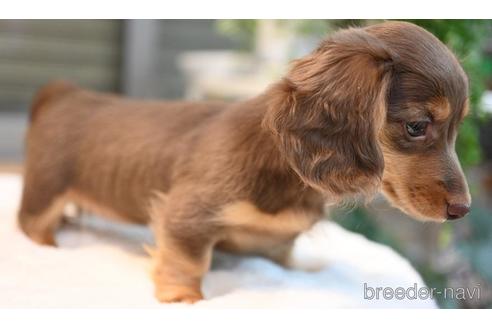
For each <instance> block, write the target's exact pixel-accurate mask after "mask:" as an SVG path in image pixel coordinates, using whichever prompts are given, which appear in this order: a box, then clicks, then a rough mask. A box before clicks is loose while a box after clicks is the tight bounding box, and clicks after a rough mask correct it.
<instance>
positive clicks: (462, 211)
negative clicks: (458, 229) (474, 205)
mask: <svg viewBox="0 0 492 328" xmlns="http://www.w3.org/2000/svg"><path fill="white" fill-rule="evenodd" d="M468 212H470V206H468V205H465V204H448V220H456V219H461V218H462V217H464V216H465V215H466V214H467V213H468Z"/></svg>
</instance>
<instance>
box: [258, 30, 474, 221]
mask: <svg viewBox="0 0 492 328" xmlns="http://www.w3.org/2000/svg"><path fill="white" fill-rule="evenodd" d="M268 96H269V101H270V104H269V109H268V112H267V115H266V117H265V120H264V124H265V125H266V126H267V127H268V128H270V129H271V130H272V131H273V133H274V136H275V137H276V140H277V141H278V143H279V146H280V149H281V150H282V152H283V153H284V154H285V157H286V159H287V160H288V162H289V163H290V165H291V167H292V169H293V170H294V171H295V172H296V173H297V174H298V175H299V176H300V177H301V179H303V180H304V181H305V183H307V184H308V185H310V186H312V187H313V188H316V189H318V190H320V191H322V192H324V193H329V194H330V196H331V197H338V198H345V197H347V196H354V195H357V194H361V193H362V194H372V193H374V192H375V191H377V190H379V189H380V188H381V187H382V190H383V193H384V194H385V195H386V197H387V198H388V199H389V200H390V202H391V203H392V204H393V205H395V206H396V207H398V208H400V209H401V210H403V211H404V212H406V213H408V214H410V215H411V216H413V217H416V218H419V219H431V220H437V221H443V220H445V219H455V218H460V217H462V216H464V215H465V214H466V213H467V212H468V209H469V206H470V202H471V200H470V195H469V191H468V187H467V184H466V180H465V178H464V175H463V172H462V170H461V167H460V164H459V162H458V158H457V156H456V153H455V150H454V143H455V140H456V135H457V130H458V126H459V123H460V122H461V121H462V120H463V117H464V116H465V115H466V112H467V99H468V83H467V78H466V75H465V73H464V72H463V70H462V68H461V66H460V64H459V63H458V61H457V60H456V58H455V57H454V56H453V54H452V53H451V52H450V51H449V50H448V49H447V48H446V47H445V46H444V45H443V44H442V43H441V42H440V41H439V40H438V39H437V38H435V37H434V36H433V35H432V34H430V33H428V32H427V31H425V30H423V29H421V28H419V27H417V26H415V25H413V24H409V23H401V22H386V23H382V24H378V25H374V26H371V27H368V28H364V29H348V30H342V31H340V32H337V33H335V34H334V35H332V36H331V37H330V38H329V39H328V40H326V41H324V42H323V43H322V44H321V45H320V47H319V48H318V49H316V50H315V51H314V52H313V53H312V54H310V55H308V56H306V57H304V58H302V59H300V60H298V61H297V62H295V64H294V66H293V68H292V69H291V70H290V72H289V73H288V75H287V77H286V78H285V79H284V80H283V81H282V82H280V83H279V84H277V85H275V86H274V87H273V88H272V89H271V90H270V92H269V93H268Z"/></svg>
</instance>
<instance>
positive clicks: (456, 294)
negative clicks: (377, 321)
mask: <svg viewBox="0 0 492 328" xmlns="http://www.w3.org/2000/svg"><path fill="white" fill-rule="evenodd" d="M436 296H442V297H443V298H444V299H456V300H470V299H476V300H480V284H478V285H477V286H475V287H473V288H468V287H458V288H452V287H446V288H444V289H442V290H441V289H437V288H430V287H426V286H421V287H418V286H417V284H416V283H415V284H413V286H410V287H406V288H405V287H396V288H394V287H371V286H368V285H367V283H364V299H365V300H383V299H384V300H394V299H396V300H417V299H418V300H427V299H434V298H435V297H436Z"/></svg>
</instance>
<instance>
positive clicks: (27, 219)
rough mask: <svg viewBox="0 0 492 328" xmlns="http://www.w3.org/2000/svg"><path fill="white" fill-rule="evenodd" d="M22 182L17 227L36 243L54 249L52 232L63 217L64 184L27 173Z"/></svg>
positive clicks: (41, 175)
mask: <svg viewBox="0 0 492 328" xmlns="http://www.w3.org/2000/svg"><path fill="white" fill-rule="evenodd" d="M24 180H25V181H24V189H23V193H22V202H21V208H20V210H19V213H18V222H19V226H20V228H21V229H22V231H24V233H25V234H26V235H27V236H28V237H30V238H31V239H32V240H33V241H35V242H37V243H38V244H41V245H50V246H56V242H55V236H54V235H55V230H56V228H57V227H58V225H59V224H60V222H61V220H62V218H63V209H64V207H65V203H66V197H65V194H66V193H65V188H64V184H63V181H61V180H60V179H59V178H58V179H57V178H54V179H50V177H49V176H47V175H43V174H40V175H35V174H33V172H29V171H27V172H26V175H25V178H24Z"/></svg>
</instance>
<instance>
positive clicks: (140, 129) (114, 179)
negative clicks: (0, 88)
mask: <svg viewBox="0 0 492 328" xmlns="http://www.w3.org/2000/svg"><path fill="white" fill-rule="evenodd" d="M226 105H227V104H225V103H220V102H179V101H175V102H173V101H167V102H166V101H145V100H130V99H126V98H123V97H120V96H117V95H114V94H109V93H100V92H93V91H88V90H84V89H82V88H79V87H77V86H75V85H73V84H71V83H68V82H60V81H58V82H53V83H49V84H47V85H46V86H44V87H43V88H41V89H40V91H39V92H38V93H37V95H36V96H35V100H34V102H33V105H32V109H31V124H30V127H29V131H28V134H27V147H26V150H27V163H26V175H29V176H31V177H32V176H35V177H36V179H39V178H38V177H41V176H44V177H45V178H43V179H44V180H46V181H48V180H49V181H51V182H49V183H50V184H51V183H56V184H57V185H59V186H60V187H59V188H57V189H60V190H63V192H66V191H67V190H68V191H70V192H73V191H75V192H76V193H77V195H79V196H82V197H83V198H84V199H91V200H98V202H100V203H102V204H105V206H107V207H110V208H111V209H112V210H113V212H116V213H117V214H118V216H120V217H123V218H128V219H132V220H134V221H139V222H145V221H146V220H147V219H148V218H147V215H146V211H145V208H144V207H145V206H147V205H148V197H149V196H150V193H151V192H152V191H153V190H161V191H164V192H165V191H166V190H167V189H168V188H169V187H170V185H171V184H172V180H173V177H174V176H175V175H176V174H175V168H177V167H178V166H177V165H175V163H176V161H186V159H184V158H183V156H187V154H188V153H189V150H190V149H191V148H193V143H194V140H195V139H196V138H194V136H195V135H197V134H200V133H203V131H202V130H204V129H205V128H206V126H207V122H209V120H210V119H213V118H214V117H216V116H217V115H219V114H220V113H221V112H222V111H223V109H224V108H225V107H226Z"/></svg>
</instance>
